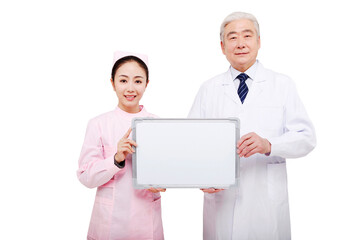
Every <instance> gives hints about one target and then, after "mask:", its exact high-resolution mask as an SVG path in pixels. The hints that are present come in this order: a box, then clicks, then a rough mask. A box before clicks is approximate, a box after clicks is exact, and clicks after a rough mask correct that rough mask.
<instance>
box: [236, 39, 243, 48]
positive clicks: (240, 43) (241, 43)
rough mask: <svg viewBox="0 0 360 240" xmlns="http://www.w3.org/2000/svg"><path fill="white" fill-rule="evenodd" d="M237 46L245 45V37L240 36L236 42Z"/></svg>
mask: <svg viewBox="0 0 360 240" xmlns="http://www.w3.org/2000/svg"><path fill="white" fill-rule="evenodd" d="M236 47H237V48H244V47H245V42H244V40H243V39H241V38H238V40H237V42H236Z"/></svg>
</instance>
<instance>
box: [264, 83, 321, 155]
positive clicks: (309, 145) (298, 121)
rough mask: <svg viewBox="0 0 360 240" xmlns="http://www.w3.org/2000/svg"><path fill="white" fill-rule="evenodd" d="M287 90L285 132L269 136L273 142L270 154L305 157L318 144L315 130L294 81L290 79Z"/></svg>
mask: <svg viewBox="0 0 360 240" xmlns="http://www.w3.org/2000/svg"><path fill="white" fill-rule="evenodd" d="M286 92H287V95H286V97H285V104H284V129H283V134H282V135H280V136H278V137H271V138H268V140H269V142H270V143H271V154H270V156H279V157H283V158H297V157H303V156H305V155H307V154H308V153H309V152H311V151H312V150H313V149H314V147H315V145H316V136H315V130H314V127H313V124H312V123H311V121H310V119H309V117H308V115H307V113H306V110H305V107H304V105H303V103H302V102H301V100H300V98H299V96H298V93H297V90H296V87H295V84H294V83H293V82H292V81H289V84H288V86H287V91H286Z"/></svg>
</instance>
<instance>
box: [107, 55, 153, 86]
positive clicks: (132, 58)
mask: <svg viewBox="0 0 360 240" xmlns="http://www.w3.org/2000/svg"><path fill="white" fill-rule="evenodd" d="M128 62H137V63H138V64H139V65H140V67H141V68H142V69H143V70H144V71H145V74H146V83H147V82H148V81H149V69H148V67H147V66H146V64H145V63H144V61H143V60H141V59H140V58H138V57H135V56H132V55H130V56H126V57H123V58H120V59H119V60H117V61H116V62H115V63H114V66H113V68H112V70H111V79H112V81H114V79H115V73H116V71H117V70H118V69H119V68H120V67H121V66H122V65H123V64H125V63H128Z"/></svg>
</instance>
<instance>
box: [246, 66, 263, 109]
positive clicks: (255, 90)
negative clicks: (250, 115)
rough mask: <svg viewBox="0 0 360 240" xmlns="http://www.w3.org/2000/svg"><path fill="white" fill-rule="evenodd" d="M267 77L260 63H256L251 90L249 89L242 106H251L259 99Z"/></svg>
mask: <svg viewBox="0 0 360 240" xmlns="http://www.w3.org/2000/svg"><path fill="white" fill-rule="evenodd" d="M267 77H269V76H268V75H267V74H266V70H265V68H264V67H263V65H262V64H261V63H258V66H257V70H256V74H255V77H254V80H253V83H252V85H251V88H250V90H249V92H248V94H247V96H246V98H245V101H244V103H243V104H244V105H248V104H251V103H252V102H254V101H255V100H256V99H257V98H258V97H259V95H260V94H261V92H262V91H263V88H264V83H265V81H266V79H267Z"/></svg>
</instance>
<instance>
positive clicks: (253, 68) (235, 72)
mask: <svg viewBox="0 0 360 240" xmlns="http://www.w3.org/2000/svg"><path fill="white" fill-rule="evenodd" d="M258 64H259V63H258V60H256V61H255V63H254V64H253V65H252V66H251V67H250V68H249V69H248V70H246V71H245V73H246V74H247V75H248V76H249V79H251V80H254V78H255V74H256V69H257V66H258ZM230 72H231V77H232V79H233V80H235V79H236V77H237V76H238V75H239V74H240V73H241V72H240V71H238V70H236V69H235V68H233V67H232V66H230Z"/></svg>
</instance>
